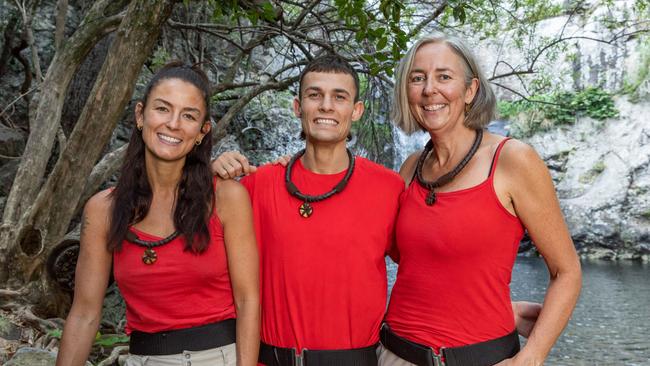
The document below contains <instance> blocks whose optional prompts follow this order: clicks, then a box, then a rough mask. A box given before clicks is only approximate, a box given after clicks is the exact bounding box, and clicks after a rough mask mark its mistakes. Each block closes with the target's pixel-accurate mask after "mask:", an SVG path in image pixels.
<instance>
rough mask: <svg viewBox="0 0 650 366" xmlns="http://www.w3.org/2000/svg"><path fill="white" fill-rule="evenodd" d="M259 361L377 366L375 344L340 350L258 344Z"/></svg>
mask: <svg viewBox="0 0 650 366" xmlns="http://www.w3.org/2000/svg"><path fill="white" fill-rule="evenodd" d="M259 360H260V362H261V363H263V364H265V365H267V366H377V344H373V345H372V346H369V347H364V348H354V349H341V350H307V349H303V350H302V352H301V353H296V349H295V348H282V347H275V346H271V345H269V344H266V343H264V342H262V343H261V344H260V359H259Z"/></svg>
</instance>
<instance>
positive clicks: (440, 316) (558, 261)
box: [379, 34, 581, 366]
mask: <svg viewBox="0 0 650 366" xmlns="http://www.w3.org/2000/svg"><path fill="white" fill-rule="evenodd" d="M394 96H395V101H394V111H393V115H392V117H393V120H394V122H395V123H396V124H397V125H398V126H399V127H400V128H401V129H403V130H404V131H405V132H407V133H412V132H414V131H417V130H424V131H426V132H427V133H428V134H429V135H430V137H431V140H430V141H429V142H428V143H427V145H426V147H425V148H424V150H423V151H420V152H416V153H414V154H413V155H411V156H410V157H409V158H408V159H407V160H406V161H405V162H404V164H403V165H402V168H401V169H400V174H401V176H402V177H403V178H404V180H405V181H406V183H407V186H408V187H407V189H406V192H405V193H404V194H403V196H402V198H401V202H400V212H399V216H398V219H397V224H396V238H397V252H398V253H399V254H397V255H396V256H397V258H395V259H396V260H397V261H398V262H399V270H398V274H397V281H396V283H395V286H394V288H393V291H392V294H391V299H390V304H389V307H388V313H387V315H386V324H385V325H384V327H383V328H382V332H381V338H382V344H383V348H382V349H381V354H380V359H379V362H380V364H381V365H413V364H415V365H447V366H459V365H472V366H481V365H494V364H498V365H541V364H542V363H543V362H544V359H545V358H546V356H547V355H548V353H549V351H550V349H551V347H552V346H553V344H554V343H555V341H556V340H557V338H558V337H559V335H560V333H561V332H562V330H563V329H564V327H565V326H566V324H567V322H568V320H569V317H570V315H571V312H572V310H573V308H574V306H575V304H576V302H577V299H578V295H579V292H580V284H581V272H580V263H579V260H578V257H577V255H576V252H575V248H574V246H573V243H572V241H571V237H570V235H569V232H568V230H567V227H566V224H565V222H564V219H563V216H562V212H561V211H560V206H559V203H558V200H557V198H556V195H555V190H554V187H553V183H552V181H551V177H550V175H549V173H548V169H547V168H546V166H545V165H544V162H543V161H542V160H541V159H540V157H539V156H538V155H537V153H535V151H534V150H533V149H532V148H531V147H530V146H529V145H527V144H525V143H523V142H520V141H517V140H513V139H509V138H503V137H501V136H498V135H494V134H491V133H489V132H487V131H484V128H485V126H486V125H487V124H488V122H489V121H490V119H491V118H492V116H493V114H494V109H495V104H496V102H495V97H494V93H493V92H492V90H491V89H490V85H489V83H488V81H487V79H486V78H485V77H484V76H483V73H482V72H481V70H480V68H479V66H478V65H477V63H476V60H475V58H474V56H473V55H472V53H471V52H470V51H469V49H468V48H467V46H465V45H464V44H463V42H462V41H460V40H458V39H456V38H453V37H449V36H446V35H443V34H435V35H432V36H429V37H425V38H423V39H421V40H419V41H418V42H416V43H415V44H414V45H413V47H411V49H410V50H409V51H408V53H407V54H406V56H405V57H404V59H403V60H402V62H401V64H400V66H399V68H398V71H397V80H396V83H395V94H394ZM525 230H527V231H528V233H529V235H530V237H531V238H532V239H533V241H534V243H535V245H536V246H537V250H538V251H539V253H540V254H542V256H543V257H544V260H545V261H546V264H547V266H548V270H549V273H550V282H549V286H548V289H547V292H546V297H545V299H544V306H543V308H542V311H541V313H540V315H539V318H538V320H537V323H536V325H535V326H534V328H533V330H532V333H531V334H530V336H529V339H528V342H527V344H526V346H525V347H524V348H523V349H522V350H521V351H520V349H519V348H520V347H519V339H518V337H517V333H516V331H515V324H514V321H513V319H514V317H513V312H512V307H511V303H510V287H509V286H510V279H511V274H512V268H513V265H514V261H515V257H516V254H517V248H518V244H519V241H520V240H521V238H522V236H523V234H524V231H525Z"/></svg>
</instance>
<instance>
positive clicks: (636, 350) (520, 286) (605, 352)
mask: <svg viewBox="0 0 650 366" xmlns="http://www.w3.org/2000/svg"><path fill="white" fill-rule="evenodd" d="M388 269H389V275H388V277H389V287H392V284H393V282H394V280H395V274H396V269H397V266H396V265H395V264H394V263H389V267H388ZM582 271H583V285H582V292H581V294H580V300H579V301H578V305H577V306H576V309H575V311H574V313H573V316H572V318H571V321H570V322H569V325H568V326H567V328H566V329H565V330H564V332H563V333H562V336H561V337H560V338H559V340H558V341H557V343H556V344H555V346H554V347H553V350H552V351H551V354H550V355H549V357H548V359H547V360H546V365H561V366H574V365H629V366H636V365H650V264H647V263H646V264H643V263H637V262H599V261H583V262H582ZM547 284H548V272H547V270H546V265H545V264H544V261H543V260H542V259H540V258H528V257H518V258H517V262H516V263H515V268H514V272H513V276H512V284H511V292H512V298H513V299H514V300H529V301H536V302H542V300H543V297H544V293H545V292H546V286H547Z"/></svg>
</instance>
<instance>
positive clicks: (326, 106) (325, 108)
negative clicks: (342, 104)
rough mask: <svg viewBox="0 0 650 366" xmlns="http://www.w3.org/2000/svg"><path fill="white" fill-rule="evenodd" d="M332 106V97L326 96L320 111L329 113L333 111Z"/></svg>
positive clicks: (322, 100) (321, 103)
mask: <svg viewBox="0 0 650 366" xmlns="http://www.w3.org/2000/svg"><path fill="white" fill-rule="evenodd" d="M332 105H333V104H332V97H330V96H327V95H326V96H324V97H323V99H321V102H320V106H319V109H320V110H321V112H329V111H331V110H332Z"/></svg>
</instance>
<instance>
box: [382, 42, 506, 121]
mask: <svg viewBox="0 0 650 366" xmlns="http://www.w3.org/2000/svg"><path fill="white" fill-rule="evenodd" d="M428 43H444V44H446V45H447V46H449V48H450V49H451V50H452V51H453V52H454V53H455V54H457V55H458V57H460V59H461V60H463V66H464V69H465V87H469V86H470V84H471V83H472V79H474V78H476V79H478V82H479V86H478V90H477V92H476V95H475V96H474V100H472V102H471V103H470V105H469V111H468V113H467V114H466V115H465V122H464V123H465V126H466V127H468V128H471V129H474V130H478V129H482V128H484V127H485V126H487V124H488V123H490V120H491V119H492V118H493V116H494V110H495V108H496V97H495V96H494V92H493V91H492V88H491V87H490V84H489V83H488V81H487V79H486V78H485V76H484V75H483V71H481V68H480V67H479V66H478V64H477V62H476V58H475V57H474V55H473V54H472V52H471V51H470V50H469V48H468V47H467V46H466V45H465V43H464V42H463V41H461V40H460V39H459V38H456V37H453V36H448V35H446V34H444V33H439V32H436V33H433V34H431V35H428V36H424V37H422V38H420V39H419V40H418V41H417V42H415V44H414V45H413V46H412V47H411V48H410V49H409V50H408V52H407V53H406V55H405V56H404V58H402V61H401V62H400V64H399V66H398V68H397V73H396V80H395V89H394V93H393V108H392V110H391V114H390V118H391V120H392V121H393V122H394V123H395V124H396V125H397V127H399V128H400V129H402V130H403V131H404V132H406V133H407V134H412V133H413V132H415V131H418V130H423V128H422V126H420V124H419V123H418V121H417V120H416V119H415V117H414V116H413V114H412V113H411V110H410V108H409V102H408V90H407V88H408V82H409V73H410V72H411V67H412V66H413V60H414V59H415V53H416V52H417V50H418V49H420V47H422V46H423V45H425V44H428Z"/></svg>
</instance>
